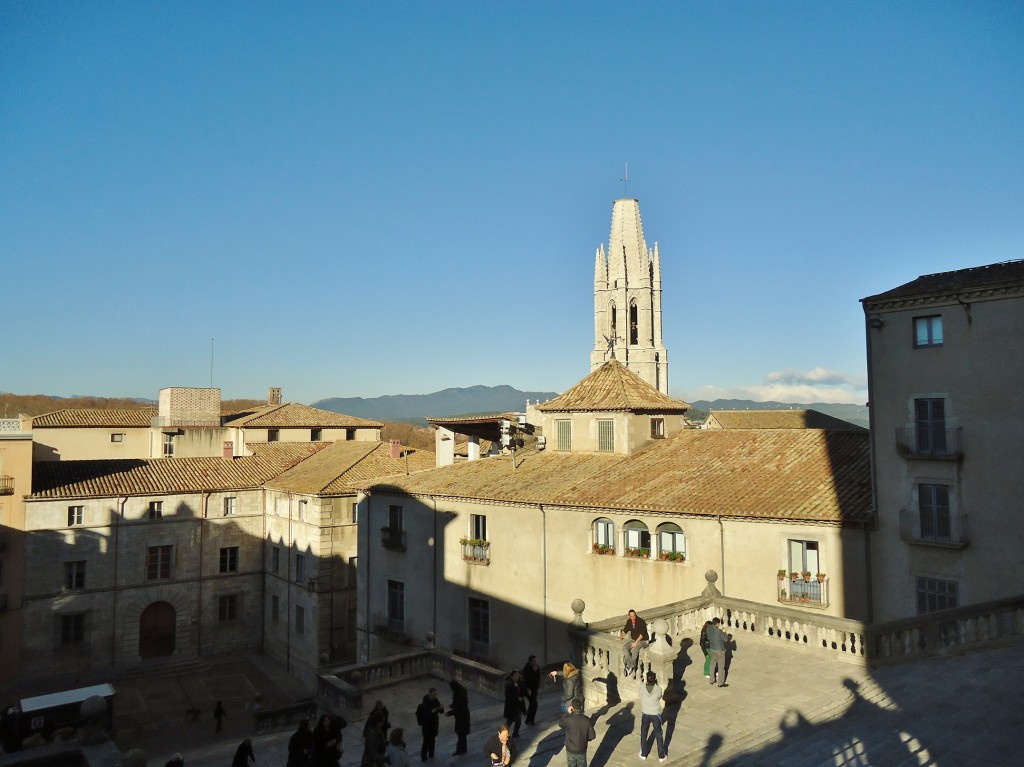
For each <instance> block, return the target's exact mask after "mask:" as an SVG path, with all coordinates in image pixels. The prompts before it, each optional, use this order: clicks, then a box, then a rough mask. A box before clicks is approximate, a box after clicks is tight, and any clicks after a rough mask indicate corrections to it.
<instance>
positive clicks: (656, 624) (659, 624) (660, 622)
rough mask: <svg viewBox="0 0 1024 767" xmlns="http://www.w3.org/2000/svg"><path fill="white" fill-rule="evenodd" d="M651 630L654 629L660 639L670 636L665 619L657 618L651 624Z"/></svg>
mask: <svg viewBox="0 0 1024 767" xmlns="http://www.w3.org/2000/svg"><path fill="white" fill-rule="evenodd" d="M651 628H652V629H654V633H655V634H657V635H658V636H659V637H663V636H665V635H666V634H668V621H667V620H665V619H664V618H656V619H655V620H654V621H653V622H652V623H651Z"/></svg>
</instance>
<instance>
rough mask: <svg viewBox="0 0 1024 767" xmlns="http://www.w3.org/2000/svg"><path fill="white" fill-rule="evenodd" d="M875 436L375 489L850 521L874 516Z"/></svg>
mask: <svg viewBox="0 0 1024 767" xmlns="http://www.w3.org/2000/svg"><path fill="white" fill-rule="evenodd" d="M870 480H871V472H870V464H869V448H868V433H867V432H866V431H861V432H857V431H824V430H819V429H773V430H734V431H730V430H723V431H705V430H686V431H682V432H679V433H678V434H677V435H675V436H674V437H672V438H671V439H668V440H665V441H664V442H659V443H655V444H654V445H652V446H651V447H649V448H647V449H646V450H643V451H641V452H639V453H636V454H634V455H632V456H624V455H601V454H593V453H588V454H582V453H569V454H562V453H548V452H545V453H531V454H528V455H525V456H523V457H522V458H521V460H520V463H519V465H518V467H517V468H516V469H515V470H513V469H512V467H511V465H510V462H509V461H507V460H495V459H493V458H491V459H484V460H480V461H468V462H466V463H460V464H455V465H454V466H448V467H444V468H441V469H435V470H433V471H425V472H421V473H419V474H415V475H411V476H408V477H400V478H394V479H391V480H388V481H387V482H383V483H380V484H379V485H378V486H377V487H374V488H371V492H375V493H382V494H383V493H388V492H393V493H398V494H409V495H440V496H448V497H455V498H466V499H477V500H493V501H507V502H522V503H531V504H533V503H543V504H553V505H556V504H557V505H568V506H582V507H587V508H599V509H600V508H607V509H614V510H637V511H640V510H645V511H653V512H664V513H681V514H693V515H709V516H718V515H721V516H723V517H751V518H763V519H782V520H814V521H828V522H845V521H851V520H862V519H864V518H865V517H866V516H867V515H868V513H869V511H870V508H871V493H870Z"/></svg>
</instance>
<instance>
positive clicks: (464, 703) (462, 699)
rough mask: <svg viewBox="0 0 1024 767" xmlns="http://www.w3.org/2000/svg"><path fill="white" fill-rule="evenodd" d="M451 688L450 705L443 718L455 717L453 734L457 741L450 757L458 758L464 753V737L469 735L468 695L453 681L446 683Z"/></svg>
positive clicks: (463, 688) (464, 689)
mask: <svg viewBox="0 0 1024 767" xmlns="http://www.w3.org/2000/svg"><path fill="white" fill-rule="evenodd" d="M448 686H449V687H451V688H452V705H451V706H450V707H449V708H448V711H447V713H446V714H445V716H454V717H455V734H456V735H457V736H458V741H457V742H456V744H455V753H454V754H452V756H460V755H461V754H464V753H466V736H467V735H469V732H470V730H469V693H468V692H467V691H466V688H465V687H463V686H462V685H461V684H459V682H458V681H457V680H455V679H452V680H451V681H449V682H448Z"/></svg>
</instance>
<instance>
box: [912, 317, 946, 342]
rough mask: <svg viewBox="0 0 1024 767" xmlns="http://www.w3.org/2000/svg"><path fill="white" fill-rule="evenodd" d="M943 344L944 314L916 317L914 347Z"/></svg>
mask: <svg viewBox="0 0 1024 767" xmlns="http://www.w3.org/2000/svg"><path fill="white" fill-rule="evenodd" d="M929 346H942V315H940V314H934V315H931V316H929V317H914V348H915V349H924V348H926V347H929Z"/></svg>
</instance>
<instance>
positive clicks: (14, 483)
mask: <svg viewBox="0 0 1024 767" xmlns="http://www.w3.org/2000/svg"><path fill="white" fill-rule="evenodd" d="M26 426H27V423H25V422H24V421H22V420H21V419H18V418H5V419H2V420H0V684H6V683H8V682H10V681H11V680H12V679H13V678H14V677H15V676H16V675H17V674H18V672H19V671H20V669H21V634H22V614H21V606H22V600H23V597H24V590H25V580H24V566H25V559H24V546H23V540H24V534H25V503H24V500H23V499H24V497H25V496H26V495H28V494H29V493H31V492H32V434H31V432H29V431H28V430H27V429H26Z"/></svg>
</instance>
